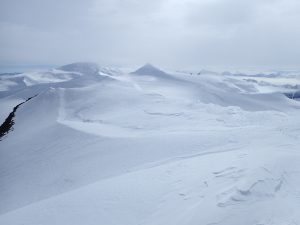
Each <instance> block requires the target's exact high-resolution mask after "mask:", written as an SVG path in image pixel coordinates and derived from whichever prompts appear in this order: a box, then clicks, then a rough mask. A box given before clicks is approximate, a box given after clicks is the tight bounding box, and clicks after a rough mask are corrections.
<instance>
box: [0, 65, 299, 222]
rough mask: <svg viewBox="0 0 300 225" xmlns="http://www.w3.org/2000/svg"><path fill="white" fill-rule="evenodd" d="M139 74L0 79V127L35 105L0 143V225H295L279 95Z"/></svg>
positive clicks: (292, 175)
mask: <svg viewBox="0 0 300 225" xmlns="http://www.w3.org/2000/svg"><path fill="white" fill-rule="evenodd" d="M149 68H150V67H149V66H147V67H146V69H147V74H139V73H135V74H127V73H122V72H121V71H120V70H118V69H113V68H101V67H99V66H96V65H95V64H90V63H80V64H70V65H67V66H65V67H61V68H59V69H56V70H52V71H47V72H42V73H38V72H34V73H29V74H28V73H27V74H26V75H24V74H19V75H12V76H8V75H7V76H2V77H1V80H0V87H2V89H1V90H0V115H1V117H0V118H1V121H4V120H5V117H6V116H8V114H9V112H10V111H12V108H13V107H14V106H15V105H17V104H19V103H20V102H22V101H24V100H26V99H27V98H29V97H32V96H34V95H35V94H38V95H37V97H35V98H33V99H31V100H30V101H28V102H27V103H25V104H23V105H22V106H20V107H19V109H18V110H17V112H16V116H15V119H14V120H15V124H14V129H13V130H12V131H10V132H9V133H8V134H7V135H5V136H4V137H3V138H2V140H1V141H0V200H1V201H0V225H21V224H22V225H48V224H49V225H53V224H58V225H66V224H72V225H82V224H85V225H96V224H97V225H99V224H105V225H176V224H178V225H199V224H201V225H202V224H203V225H241V224H242V225H297V224H300V163H299V161H300V147H299V146H300V117H299V112H300V102H299V101H295V100H292V99H288V98H287V97H285V96H284V95H283V94H282V93H281V92H280V90H286V86H285V87H284V88H283V89H281V87H279V86H276V88H275V89H273V91H268V92H265V91H262V90H261V89H260V87H261V88H262V89H263V87H265V83H263V84H261V83H259V82H256V83H255V82H253V81H251V80H250V81H249V79H251V77H249V79H248V78H247V77H246V79H245V76H243V79H241V77H240V76H232V75H228V76H226V75H224V74H223V75H220V74H214V73H209V74H205V73H204V74H201V75H199V76H196V75H193V76H192V75H188V74H183V73H170V72H168V73H164V72H163V71H162V70H159V69H156V68H155V67H152V66H151V68H150V69H149ZM153 68H154V69H153ZM144 69H145V68H144ZM148 69H149V70H148ZM77 70H78V71H77ZM151 70H152V71H154V72H155V73H154V74H153V75H152V74H151V73H150V74H149V71H150V72H151ZM140 71H141V70H140ZM142 71H143V70H142ZM157 71H159V74H158V73H156V72H157ZM45 74H46V75H45ZM48 75H49V76H48ZM282 76H283V77H281V76H278V77H272V80H276V79H277V78H278V79H281V80H284V81H285V83H284V85H286V82H287V79H288V78H285V77H284V75H282ZM25 78H27V79H28V80H30V82H29V81H28V80H27V81H26V79H25ZM24 79H25V80H24ZM295 79H297V78H295V77H293V79H292V80H289V81H290V83H289V85H292V86H293V85H294V86H295V85H297V80H296V81H295ZM22 80H23V81H22ZM11 82H15V84H14V85H11ZM24 82H25V84H24ZM279 83H280V81H274V82H273V84H276V85H279ZM3 87H5V88H3ZM5 115H6V116H5Z"/></svg>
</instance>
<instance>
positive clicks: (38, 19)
mask: <svg viewBox="0 0 300 225" xmlns="http://www.w3.org/2000/svg"><path fill="white" fill-rule="evenodd" d="M0 3H1V6H0V35H1V37H0V49H1V51H0V62H1V65H11V64H56V65H59V64H66V63H69V62H74V61H94V62H99V63H100V64H105V65H110V64H111V65H123V66H125V65H138V64H142V63H144V62H152V63H154V64H157V65H160V66H166V67H174V68H181V67H184V68H188V67H194V68H212V67H222V68H238V67H240V68H249V67H251V68H274V69H288V68H298V69H300V68H299V67H300V64H299V62H300V22H299V21H300V1H299V0H151V1H150V0H26V1H20V0H0Z"/></svg>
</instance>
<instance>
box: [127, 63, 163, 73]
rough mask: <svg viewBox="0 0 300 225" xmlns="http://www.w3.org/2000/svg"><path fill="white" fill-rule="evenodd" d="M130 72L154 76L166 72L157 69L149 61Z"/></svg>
mask: <svg viewBox="0 0 300 225" xmlns="http://www.w3.org/2000/svg"><path fill="white" fill-rule="evenodd" d="M131 74H137V75H154V76H165V75H167V73H165V72H164V71H162V70H160V69H158V68H157V67H155V66H153V65H152V64H150V63H146V64H145V65H144V66H142V67H140V68H139V69H137V70H136V71H134V72H132V73H131Z"/></svg>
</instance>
